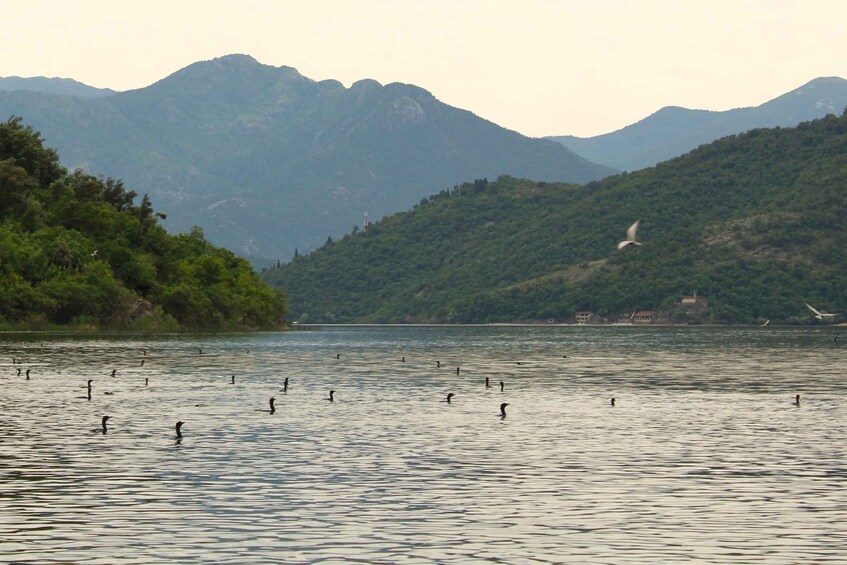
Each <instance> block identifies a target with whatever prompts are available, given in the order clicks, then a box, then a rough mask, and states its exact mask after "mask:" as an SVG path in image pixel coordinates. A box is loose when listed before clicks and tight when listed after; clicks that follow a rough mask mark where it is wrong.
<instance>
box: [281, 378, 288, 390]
mask: <svg viewBox="0 0 847 565" xmlns="http://www.w3.org/2000/svg"><path fill="white" fill-rule="evenodd" d="M282 392H288V377H285V380H284V381H283V382H282Z"/></svg>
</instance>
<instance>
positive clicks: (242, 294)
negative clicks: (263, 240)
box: [0, 118, 285, 330]
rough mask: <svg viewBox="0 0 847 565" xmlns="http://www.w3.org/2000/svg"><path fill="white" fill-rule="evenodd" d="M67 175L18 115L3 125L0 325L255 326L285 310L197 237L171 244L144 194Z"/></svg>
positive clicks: (276, 320) (232, 260)
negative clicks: (138, 196) (136, 198)
mask: <svg viewBox="0 0 847 565" xmlns="http://www.w3.org/2000/svg"><path fill="white" fill-rule="evenodd" d="M136 196H137V195H136V193H135V192H133V191H128V190H126V189H125V188H124V186H123V183H122V182H121V181H117V180H114V179H111V178H108V179H98V178H96V177H92V176H90V175H86V174H84V173H82V172H79V171H77V172H73V173H68V171H67V170H65V169H64V168H63V167H62V166H61V165H60V164H59V157H58V155H57V153H56V152H55V151H54V150H52V149H48V148H45V147H44V146H43V144H42V140H41V138H40V134H39V133H38V132H35V131H33V129H32V128H31V127H28V126H24V125H23V124H22V121H21V120H20V119H18V118H13V119H10V120H9V121H7V122H5V123H2V124H0V327H2V328H37V329H43V328H49V327H51V326H62V327H76V328H80V327H82V328H93V329H97V328H102V329H144V330H174V329H189V328H190V329H246V328H260V327H275V326H277V325H278V324H281V323H282V316H283V314H284V312H285V306H284V301H283V299H282V296H281V295H280V294H279V293H277V292H274V291H273V290H271V289H270V288H268V286H267V285H266V284H265V283H264V282H262V281H261V280H260V279H259V277H258V276H257V275H256V274H255V273H254V272H253V270H252V269H251V267H250V265H249V263H247V261H246V260H243V259H238V258H236V257H235V256H234V255H233V254H232V253H231V252H230V251H227V250H225V249H218V248H215V247H213V246H212V245H211V244H209V243H208V242H207V241H206V240H205V239H204V237H203V232H202V230H200V229H194V230H192V231H191V233H189V234H182V235H177V236H172V235H168V234H167V232H166V231H165V229H164V228H162V227H161V226H160V225H159V223H158V220H159V219H161V217H162V216H163V215H162V214H157V213H156V212H155V211H154V210H153V208H152V206H151V204H150V199H149V198H148V197H147V195H146V194H145V195H144V197H143V198H142V199H141V202H140V203H139V204H135V203H134V200H135V197H136Z"/></svg>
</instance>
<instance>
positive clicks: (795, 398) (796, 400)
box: [792, 394, 800, 406]
mask: <svg viewBox="0 0 847 565" xmlns="http://www.w3.org/2000/svg"><path fill="white" fill-rule="evenodd" d="M792 404H793V405H794V406H800V395H799V394H798V395H797V396H795V397H794V402H792Z"/></svg>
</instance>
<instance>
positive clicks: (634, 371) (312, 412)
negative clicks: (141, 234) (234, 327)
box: [0, 327, 847, 563]
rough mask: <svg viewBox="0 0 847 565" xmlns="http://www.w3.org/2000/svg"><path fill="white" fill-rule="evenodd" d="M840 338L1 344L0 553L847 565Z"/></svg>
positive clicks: (479, 331) (206, 339) (534, 334)
mask: <svg viewBox="0 0 847 565" xmlns="http://www.w3.org/2000/svg"><path fill="white" fill-rule="evenodd" d="M833 331H834V330H831V329H820V330H812V329H781V328H762V329H758V328H757V329H729V328H723V329H715V328H589V327H581V328H555V327H549V328H547V327H543V328H536V327H531V328H523V327H482V328H480V327H399V328H398V327H382V328H323V329H321V330H320V331H303V332H289V333H284V334H259V335H212V336H210V335H189V336H186V335H178V336H126V335H106V336H104V335H95V336H78V335H46V334H26V335H22V334H7V335H0V384H2V390H3V392H2V396H0V398H2V410H0V556H2V560H3V561H12V562H15V561H19V562H39V563H51V562H54V563H55V562H85V563H115V562H122V563H151V562H161V561H177V562H202V561H205V562H214V563H245V562H268V561H287V562H310V561H321V560H329V561H360V562H451V561H452V562H461V563H466V562H469V561H475V560H492V561H503V562H511V563H528V562H563V561H564V562H580V563H636V562H637V563H659V562H682V561H692V562H697V561H708V562H725V563H741V562H756V563H796V562H800V561H804V562H815V563H825V562H841V563H843V562H844V554H845V553H844V548H845V547H847V529H845V527H844V524H845V523H847V442H845V441H844V438H845V437H847V408H845V393H847V375H845V367H847V363H845V361H847V353H845V351H847V340H845V342H844V343H840V342H841V340H839V342H833V340H832V337H833V335H834V334H833ZM201 349H202V351H203V353H202V354H201V353H200V351H201ZM145 350H146V351H145ZM13 357H14V358H15V359H16V360H20V361H21V363H20V364H16V365H13V364H12V358H13ZM404 358H405V359H404ZM142 361H144V363H143V364H142ZM438 362H440V363H441V367H440V368H438V367H437V364H438ZM18 367H20V368H24V369H30V371H31V373H30V375H31V376H30V380H25V378H24V377H23V376H17V374H16V373H17V371H16V369H17V368H18ZM456 367H460V371H459V373H458V374H457V371H456ZM112 370H116V372H115V376H114V377H113V376H111V375H112ZM233 375H234V376H235V383H234V384H233V382H232V380H233V379H232V377H233ZM486 377H488V378H489V379H490V382H491V384H492V387H491V388H485V378H486ZM286 378H288V379H289V385H288V390H287V391H283V390H282V388H283V383H284V381H285V379H286ZM88 379H92V386H91V398H90V400H89V399H88V389H87V381H88ZM145 379H147V380H148V382H147V384H145ZM500 381H503V383H504V390H503V392H501V391H500V387H499V383H500ZM330 390H335V394H334V401H333V402H329V401H328V397H329V391H330ZM450 392H452V393H454V396H453V397H452V400H451V402H450V403H449V404H448V403H447V402H446V401H445V399H446V395H447V394H448V393H450ZM795 394H801V404H800V406H799V407H797V406H793V405H792V401H793V400H794V395H795ZM271 397H274V398H275V411H274V413H270V411H269V408H268V407H269V399H270V398H271ZM612 397H614V398H616V405H615V406H614V407H612V406H610V399H611V398H612ZM502 402H508V403H509V407H508V416H507V417H506V418H501V415H500V404H501V403H502ZM104 415H108V416H110V419H109V420H108V422H107V431H106V432H105V433H104V430H103V428H102V426H101V419H102V417H103V416H104ZM177 421H183V422H184V425H183V426H182V429H181V435H182V438H179V437H177V433H176V430H175V424H176V422H177Z"/></svg>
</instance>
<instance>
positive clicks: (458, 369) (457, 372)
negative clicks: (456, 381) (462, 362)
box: [456, 367, 460, 375]
mask: <svg viewBox="0 0 847 565" xmlns="http://www.w3.org/2000/svg"><path fill="white" fill-rule="evenodd" d="M459 371H460V368H459V367H456V374H457V375H458V374H459Z"/></svg>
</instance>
